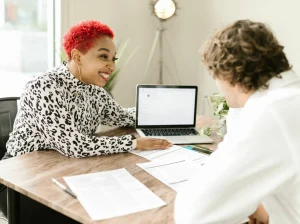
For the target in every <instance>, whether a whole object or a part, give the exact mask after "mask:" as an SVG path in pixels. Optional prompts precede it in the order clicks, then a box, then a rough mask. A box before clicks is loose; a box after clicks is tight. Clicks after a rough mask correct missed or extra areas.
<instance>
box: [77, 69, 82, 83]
mask: <svg viewBox="0 0 300 224" xmlns="http://www.w3.org/2000/svg"><path fill="white" fill-rule="evenodd" d="M77 68H78V73H79V80H80V82H82V81H81V67H80V65H77Z"/></svg>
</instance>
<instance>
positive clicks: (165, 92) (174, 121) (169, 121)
mask: <svg viewBox="0 0 300 224" xmlns="http://www.w3.org/2000/svg"><path fill="white" fill-rule="evenodd" d="M197 94H198V87H197V86H175V85H137V90H136V130H137V132H138V134H139V135H140V136H141V137H151V138H163V139H167V140H168V141H170V142H171V143H173V144H193V143H195V144H197V143H212V142H213V140H212V139H211V138H209V137H208V136H200V135H199V133H198V132H197V130H196V129H195V127H196V112H197Z"/></svg>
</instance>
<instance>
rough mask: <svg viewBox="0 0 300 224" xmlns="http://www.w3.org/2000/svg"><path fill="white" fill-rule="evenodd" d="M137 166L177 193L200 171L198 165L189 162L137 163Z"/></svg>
mask: <svg viewBox="0 0 300 224" xmlns="http://www.w3.org/2000/svg"><path fill="white" fill-rule="evenodd" d="M137 166H139V167H140V168H142V169H143V170H145V171H146V172H148V173H149V174H151V175H152V176H153V177H155V178H156V179H158V180H160V181H161V182H163V183H164V184H166V185H167V186H169V187H171V188H172V189H173V190H175V191H177V192H178V190H179V189H180V188H181V187H182V186H183V185H184V184H185V183H186V181H188V180H189V178H190V177H191V176H192V175H193V174H194V173H195V172H197V170H199V169H201V166H200V165H199V163H196V162H193V161H191V160H160V161H153V162H146V163H138V164H137Z"/></svg>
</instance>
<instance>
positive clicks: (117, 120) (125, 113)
mask: <svg viewBox="0 0 300 224" xmlns="http://www.w3.org/2000/svg"><path fill="white" fill-rule="evenodd" d="M105 96H106V97H107V100H106V105H105V107H104V109H103V110H102V112H101V124H103V125H109V126H118V127H126V126H134V125H135V111H136V110H135V107H133V108H123V107H121V106H120V105H119V104H118V103H117V102H116V101H115V100H114V99H113V98H112V97H111V96H110V95H109V94H107V93H106V94H105Z"/></svg>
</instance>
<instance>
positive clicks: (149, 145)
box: [136, 137, 172, 150]
mask: <svg viewBox="0 0 300 224" xmlns="http://www.w3.org/2000/svg"><path fill="white" fill-rule="evenodd" d="M171 146H172V144H171V143H170V142H169V141H168V140H165V139H159V138H146V137H142V138H137V139H136V149H139V150H153V149H167V148H169V147H171Z"/></svg>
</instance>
